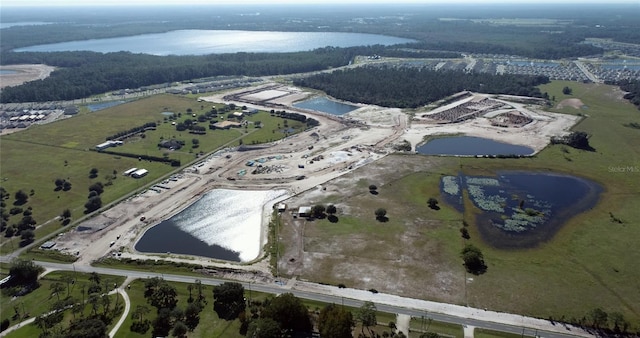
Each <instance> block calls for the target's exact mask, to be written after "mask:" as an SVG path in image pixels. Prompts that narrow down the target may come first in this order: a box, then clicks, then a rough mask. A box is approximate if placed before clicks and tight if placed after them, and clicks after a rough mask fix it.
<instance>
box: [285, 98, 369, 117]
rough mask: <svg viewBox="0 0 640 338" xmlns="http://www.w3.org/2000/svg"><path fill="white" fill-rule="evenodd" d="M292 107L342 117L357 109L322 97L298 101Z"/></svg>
mask: <svg viewBox="0 0 640 338" xmlns="http://www.w3.org/2000/svg"><path fill="white" fill-rule="evenodd" d="M293 106H294V107H298V108H304V109H310V110H317V111H321V112H325V113H329V114H332V115H344V114H346V113H348V112H351V111H354V110H356V109H358V107H357V106H354V105H351V104H346V103H341V102H337V101H333V100H329V99H328V98H326V97H324V96H319V97H314V98H312V99H309V100H304V101H300V102H297V103H294V104H293Z"/></svg>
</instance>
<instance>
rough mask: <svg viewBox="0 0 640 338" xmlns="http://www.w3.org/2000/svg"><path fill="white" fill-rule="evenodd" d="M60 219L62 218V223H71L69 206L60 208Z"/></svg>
mask: <svg viewBox="0 0 640 338" xmlns="http://www.w3.org/2000/svg"><path fill="white" fill-rule="evenodd" d="M60 219H61V220H62V225H68V224H69V223H71V210H70V209H69V208H67V209H64V210H62V214H60Z"/></svg>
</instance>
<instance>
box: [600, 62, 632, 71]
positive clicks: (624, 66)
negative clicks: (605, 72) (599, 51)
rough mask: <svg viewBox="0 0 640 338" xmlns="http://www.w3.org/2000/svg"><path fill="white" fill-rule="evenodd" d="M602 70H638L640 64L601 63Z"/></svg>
mask: <svg viewBox="0 0 640 338" xmlns="http://www.w3.org/2000/svg"><path fill="white" fill-rule="evenodd" d="M602 68H604V69H617V70H623V69H628V70H640V63H638V62H636V63H603V64H602Z"/></svg>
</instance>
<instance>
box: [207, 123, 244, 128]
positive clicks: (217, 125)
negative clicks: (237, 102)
mask: <svg viewBox="0 0 640 338" xmlns="http://www.w3.org/2000/svg"><path fill="white" fill-rule="evenodd" d="M240 127H242V123H238V122H231V121H220V122H216V123H214V124H212V125H210V128H211V129H229V128H240Z"/></svg>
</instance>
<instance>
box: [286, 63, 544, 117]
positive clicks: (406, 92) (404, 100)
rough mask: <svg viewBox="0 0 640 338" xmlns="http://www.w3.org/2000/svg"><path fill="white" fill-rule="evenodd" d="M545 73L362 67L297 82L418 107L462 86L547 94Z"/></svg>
mask: <svg viewBox="0 0 640 338" xmlns="http://www.w3.org/2000/svg"><path fill="white" fill-rule="evenodd" d="M547 82H549V79H548V78H547V77H546V76H523V75H511V74H505V75H493V74H488V73H466V72H463V71H454V70H445V71H435V70H430V69H418V70H417V71H416V69H407V68H396V67H391V66H382V67H360V68H355V69H349V70H340V71H335V72H332V73H323V74H317V75H313V76H310V77H306V78H302V79H297V80H295V81H294V84H295V85H297V86H303V87H311V88H314V89H319V90H322V91H324V92H326V93H327V94H329V95H331V96H333V97H335V98H338V99H341V100H346V101H351V102H362V103H368V104H376V105H380V106H384V107H399V108H417V107H420V106H423V105H426V104H428V103H430V102H434V101H437V100H440V99H442V98H445V97H447V96H449V95H452V94H455V93H457V92H460V91H463V90H470V91H477V92H482V93H489V94H510V95H522V96H532V97H544V94H542V93H541V92H540V90H539V89H538V88H537V87H536V86H537V85H540V84H544V83H547Z"/></svg>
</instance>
